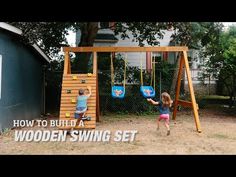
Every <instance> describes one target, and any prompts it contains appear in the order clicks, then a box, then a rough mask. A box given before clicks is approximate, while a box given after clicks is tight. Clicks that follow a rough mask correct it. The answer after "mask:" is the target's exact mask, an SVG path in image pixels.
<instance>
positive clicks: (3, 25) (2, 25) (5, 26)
mask: <svg viewBox="0 0 236 177" xmlns="http://www.w3.org/2000/svg"><path fill="white" fill-rule="evenodd" d="M0 28H3V29H5V30H8V31H10V32H13V33H15V34H18V35H22V34H23V32H22V30H20V29H19V28H16V27H14V26H12V25H9V24H7V23H5V22H0ZM31 46H33V48H34V49H35V50H36V51H37V52H38V53H39V54H40V55H41V56H42V57H43V58H44V59H45V60H46V61H47V62H48V63H50V59H49V57H48V56H47V55H46V54H45V53H44V52H43V51H42V49H40V47H39V46H38V45H37V44H35V43H34V44H33V45H31Z"/></svg>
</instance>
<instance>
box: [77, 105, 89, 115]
mask: <svg viewBox="0 0 236 177" xmlns="http://www.w3.org/2000/svg"><path fill="white" fill-rule="evenodd" d="M86 111H87V108H86V107H77V108H76V111H75V113H77V114H81V113H85V112H86Z"/></svg>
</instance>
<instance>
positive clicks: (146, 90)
mask: <svg viewBox="0 0 236 177" xmlns="http://www.w3.org/2000/svg"><path fill="white" fill-rule="evenodd" d="M144 92H145V93H146V94H147V95H148V96H150V95H151V93H152V90H148V89H145V90H144Z"/></svg>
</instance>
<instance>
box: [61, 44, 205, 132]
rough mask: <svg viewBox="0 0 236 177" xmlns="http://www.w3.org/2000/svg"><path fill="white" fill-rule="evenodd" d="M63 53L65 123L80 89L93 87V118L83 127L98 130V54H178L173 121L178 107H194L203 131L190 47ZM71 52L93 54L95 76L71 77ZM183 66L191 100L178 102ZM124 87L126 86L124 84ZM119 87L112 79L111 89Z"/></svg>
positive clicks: (70, 49) (91, 49)
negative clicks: (192, 73)
mask: <svg viewBox="0 0 236 177" xmlns="http://www.w3.org/2000/svg"><path fill="white" fill-rule="evenodd" d="M63 51H64V52H65V61H64V72H63V81H62V92H61V106H60V119H62V120H68V119H70V120H73V119H74V116H73V115H74V111H75V108H76V101H75V100H76V96H77V95H78V90H79V89H80V88H83V89H86V87H87V86H90V87H91V88H92V96H91V98H89V99H88V111H87V114H89V116H90V117H91V120H90V121H85V126H84V127H83V128H95V127H96V121H99V115H100V110H99V92H98V89H99V88H98V74H97V53H99V52H110V53H115V52H179V53H180V55H179V62H180V63H179V70H178V78H177V86H176V91H175V100H174V110H173V116H172V118H173V120H175V119H176V113H177V107H178V105H181V106H183V107H191V108H192V109H193V114H194V120H195V125H196V129H197V131H198V132H201V126H200V121H199V114H198V105H197V103H196V99H195V95H194V89H193V84H192V79H191V72H190V68H189V63H188V57H187V51H188V47H177V46H171V47H64V48H63ZM69 52H92V54H93V73H88V74H71V64H70V58H69ZM126 59H127V57H126V58H125V69H126ZM111 62H112V60H111ZM154 66H155V65H154ZM184 67H185V70H186V74H187V80H188V87H189V91H190V97H191V101H184V100H180V99H179V94H180V85H181V75H182V73H183V68H184ZM141 68H142V65H141ZM111 69H112V68H111ZM154 69H155V68H154ZM113 72H114V69H113V71H111V73H113ZM124 72H125V71H124ZM141 73H142V72H141ZM154 75H155V74H154ZM141 77H142V75H141ZM124 79H125V74H124ZM154 80H155V76H154ZM141 81H142V78H141ZM153 82H154V88H155V81H153ZM123 84H125V82H124V83H123ZM142 86H143V85H141V88H140V89H142ZM116 87H119V86H115V85H114V80H112V89H116ZM121 87H123V89H124V90H123V93H122V95H121V97H123V96H124V94H125V85H123V86H121ZM149 88H150V87H149ZM117 89H118V88H117ZM119 89H120V88H119ZM121 89H122V88H121ZM143 89H145V88H143ZM154 91H155V90H154ZM112 93H113V92H112ZM113 96H114V95H113ZM75 128H78V129H79V128H80V127H75Z"/></svg>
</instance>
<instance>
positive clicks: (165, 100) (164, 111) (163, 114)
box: [147, 92, 173, 136]
mask: <svg viewBox="0 0 236 177" xmlns="http://www.w3.org/2000/svg"><path fill="white" fill-rule="evenodd" d="M147 101H149V102H151V103H152V104H153V105H158V106H159V111H160V118H159V119H157V130H159V124H160V120H162V119H163V120H165V126H166V128H167V136H168V135H170V126H169V121H170V115H169V113H170V110H169V107H171V105H172V103H173V101H172V100H171V98H170V95H169V94H168V93H167V92H163V93H162V94H161V101H160V102H157V101H153V100H152V99H151V98H148V99H147Z"/></svg>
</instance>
